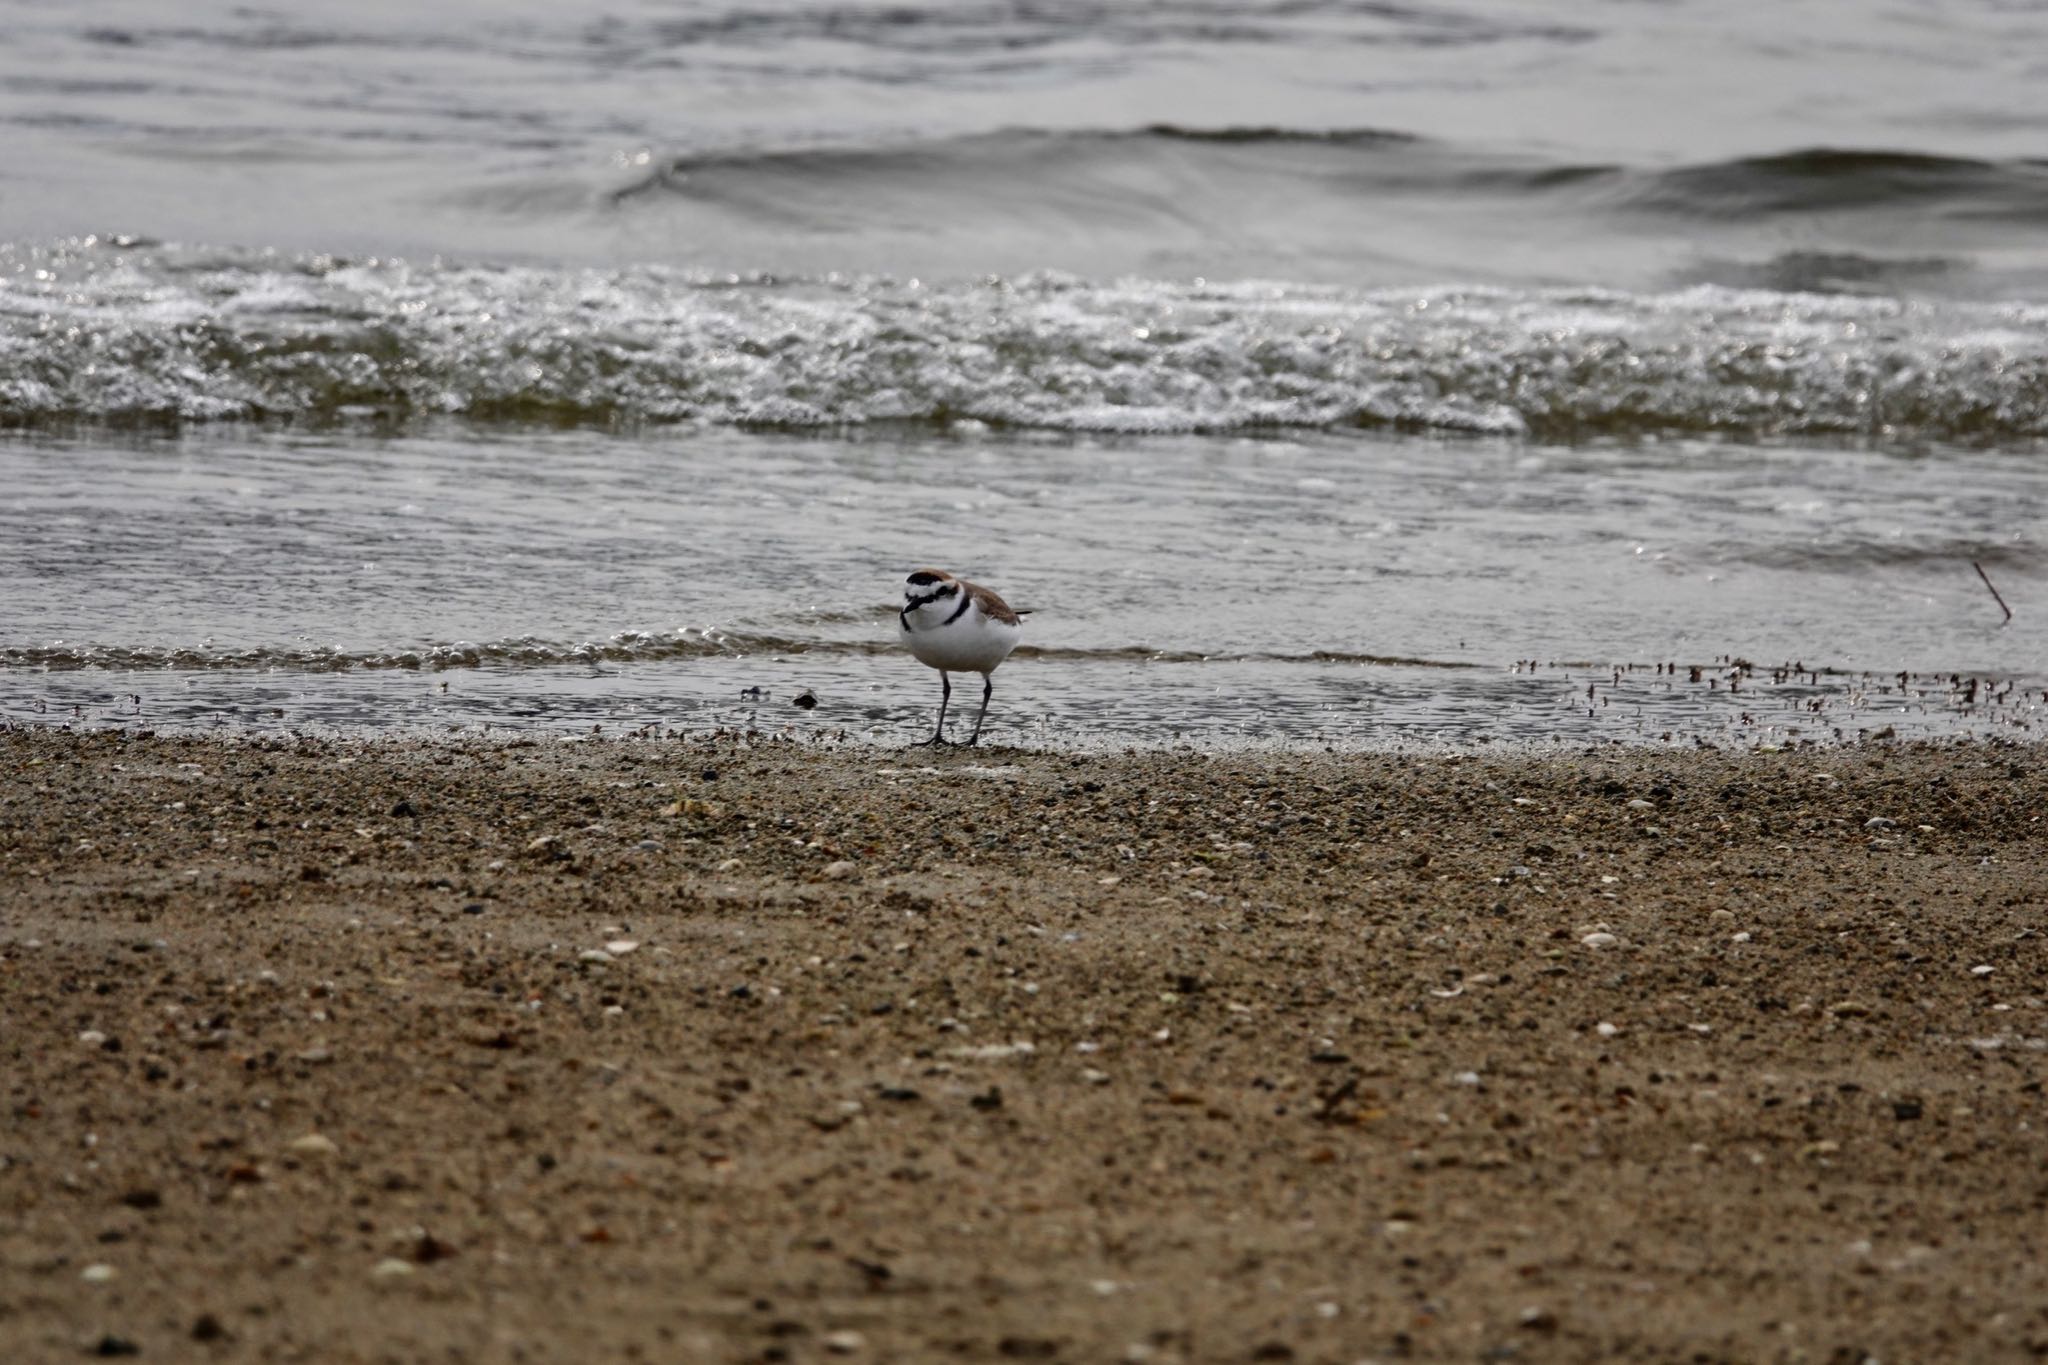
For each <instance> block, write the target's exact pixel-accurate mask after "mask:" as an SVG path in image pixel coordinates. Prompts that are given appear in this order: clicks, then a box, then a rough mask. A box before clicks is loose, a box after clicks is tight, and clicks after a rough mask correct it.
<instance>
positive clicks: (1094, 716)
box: [0, 428, 2048, 743]
mask: <svg viewBox="0 0 2048 1365" xmlns="http://www.w3.org/2000/svg"><path fill="white" fill-rule="evenodd" d="M53 446H54V447H56V448H55V449H54V450H53V449H52V447H53ZM0 458H5V459H6V460H7V461H8V462H9V464H10V466H11V467H12V468H14V469H15V470H16V471H17V472H18V474H19V475H20V477H19V478H17V479H16V480H15V482H14V489H15V491H14V492H13V493H12V494H11V495H10V496H9V497H8V498H7V499H5V500H4V502H0V535H4V536H5V537H6V539H7V541H8V543H10V544H12V545H15V546H16V547H18V553H17V564H18V565H19V567H20V571H21V573H22V578H21V580H20V581H21V584H22V588H23V590H22V591H21V592H20V593H19V594H18V596H17V597H16V598H15V605H14V606H13V607H12V608H10V616H11V617H12V618H13V620H14V621H16V622H18V623H19V625H18V627H17V628H16V630H15V631H14V632H10V640H9V643H7V644H6V645H5V646H0V665H4V667H5V669H6V671H5V673H4V674H0V684H4V685H0V715H5V716H8V717H11V718H15V719H24V718H27V717H29V716H50V715H53V714H57V715H62V714H64V713H65V708H68V707H73V706H80V705H83V706H85V707H86V708H87V711H88V714H89V715H90V716H92V717H95V718H105V719H110V720H113V721H118V722H119V723H122V724H129V725H141V724H150V725H162V724H174V723H205V724H215V723H220V722H222V721H223V720H239V721H240V722H242V723H255V724H267V723H269V722H271V721H278V722H283V723H285V724H287V725H292V726H296V725H302V724H318V725H323V726H340V727H343V728H349V727H367V728H378V727H382V726H387V725H408V726H419V725H448V724H476V723H493V724H507V723H522V722H527V723H542V724H546V725H549V726H552V727H555V728H575V729H582V728H587V726H588V725H590V724H605V725H609V726H613V727H621V726H623V727H626V728H634V727H638V726H642V725H647V724H659V725H666V726H686V725H720V724H750V725H758V726H763V727H766V728H776V727H779V726H781V725H783V724H785V723H798V724H801V725H802V726H803V727H804V728H806V729H812V730H818V729H826V730H836V729H842V728H843V729H847V730H849V731H851V732H854V733H857V734H868V733H874V734H876V735H878V736H883V737H892V738H905V737H910V736H913V735H916V734H919V733H922V731H921V729H920V727H921V726H923V725H924V724H926V723H927V720H928V716H929V713H930V708H931V707H932V706H933V705H935V704H936V691H937V689H936V687H935V686H934V684H935V683H936V681H937V680H936V679H935V678H934V677H933V676H932V674H931V673H930V672H929V671H928V670H925V669H923V668H921V667H919V666H917V665H916V664H915V663H913V662H912V661H910V660H909V659H908V658H907V657H906V656H903V655H901V654H900V653H899V652H897V651H896V650H895V648H894V646H893V643H892V640H893V634H894V619H893V607H892V606H891V602H892V600H893V599H894V597H895V595H896V593H897V590H898V584H899V582H900V573H901V571H902V569H903V568H904V567H907V566H912V565H915V564H917V563H922V562H925V561H927V560H930V561H935V562H940V563H947V564H952V565H956V566H960V567H961V569H962V571H963V572H965V571H966V567H967V566H970V565H977V564H979V563H981V562H984V561H987V560H990V559H995V560H999V561H1000V565H1001V568H1002V573H1001V574H1000V576H997V575H993V574H991V575H990V578H991V581H992V582H993V583H994V584H995V585H996V586H998V587H999V588H1000V589H1001V590H1002V591H1003V592H1004V593H1005V594H1006V595H1007V596H1008V597H1009V598H1010V600H1011V601H1012V602H1013V603H1014V604H1016V605H1017V606H1019V607H1020V608H1023V609H1026V610H1029V611H1031V612H1032V615H1031V616H1030V617H1029V619H1028V621H1027V627H1026V632H1025V640H1026V644H1025V646H1024V648H1023V649H1022V650H1021V651H1020V653H1019V656H1018V657H1017V658H1016V659H1015V660H1014V661H1013V662H1011V663H1010V664H1008V665H1006V666H1005V667H1004V668H1003V670H1001V672H1000V673H999V674H998V675H997V677H998V682H999V687H998V691H997V697H998V704H997V706H996V708H995V710H994V712H993V714H994V716H995V718H996V725H995V728H994V729H993V730H992V732H991V733H992V736H994V737H999V738H1008V739H1016V738H1019V737H1021V736H1023V735H1026V734H1028V735H1030V736H1032V737H1034V738H1035V739H1038V740H1040V741H1043V742H1062V743H1079V742H1083V741H1084V740H1087V739H1088V738H1089V737H1091V736H1092V737H1094V738H1096V739H1100V740H1102V741H1104V742H1108V741H1112V740H1113V741H1114V742H1139V741H1143V742H1151V741H1155V740H1161V739H1173V738H1185V737H1188V736H1196V735H1203V736H1209V737H1211V738H1214V739H1218V740H1222V739H1236V740H1242V741H1259V742H1273V741H1284V740H1286V739H1287V738H1289V737H1290V736H1291V737H1294V738H1298V739H1300V740H1302V741H1304V742H1308V741H1315V742H1340V741H1341V742H1346V743H1369V742H1373V741H1375V740H1392V739H1397V738H1429V739H1432V740H1442V739H1447V738H1453V737H1455V736H1456V735H1457V734H1458V733H1459V732H1460V731H1465V732H1469V733H1470V734H1472V735H1475V736H1476V735H1482V734H1483V735H1489V736H1496V737H1500V738H1509V739H1537V738H1546V737H1551V736H1555V735H1566V734H1571V735H1576V734H1580V733H1586V734H1597V735H1603V736H1604V735H1613V736H1615V737H1618V738H1658V737H1661V736H1663V735H1664V734H1666V733H1667V732H1670V733H1673V734H1675V735H1676V736H1677V737H1680V738H1684V737H1690V736H1696V735H1709V734H1711V735H1716V736H1720V735H1724V734H1727V733H1731V732H1732V731H1733V730H1744V729H1746V730H1751V731H1757V732H1758V733H1761V732H1762V731H1764V730H1767V729H1769V728H1770V727H1772V726H1777V727H1779V728H1780V729H1782V728H1783V727H1785V726H1787V725H1796V726H1799V727H1800V729H1801V733H1802V734H1804V735H1807V736H1812V735H1815V734H1819V735H1821V736H1823V737H1826V736H1829V735H1831V734H1832V733H1833V730H1834V729H1835V728H1837V727H1846V729H1847V731H1848V732H1850V733H1854V732H1857V731H1860V730H1864V729H1876V728H1880V727H1881V726H1882V725H1885V724H1893V725H1905V726H1907V727H1908V728H1911V729H1913V730H1915V731H1921V730H1928V731H1931V732H1937V733H1938V732H1940V731H1941V729H1942V727H1943V726H1944V725H1959V726H1963V727H1964V728H1984V727H2004V728H2006V729H2011V730H2014V731H2018V730H2023V729H2024V728H2025V727H2026V726H2027V725H2028V724H2030V723H2031V717H2032V716H2033V715H2035V714H2037V713H2038V710H2039V708H2038V706H2037V705H2035V703H2037V702H2039V701H2040V700H2041V699H2040V697H2039V695H2038V689H2037V687H2036V686H2035V685H2033V684H2030V683H2028V682H2026V681H2025V680H2028V679H2031V678H2035V677H2039V676H2041V675H2042V674H2044V673H2048V655H2044V652H2043V647H2042V639H2041V636H2040V635H2039V633H2038V632H2023V631H2021V630H2017V629H2015V628H2013V627H2011V626H2008V625H2006V624H2004V622H2003V618H2002V615H2001V614H2000V612H1999V611H1998V609H1997V607H1996V604H1995V603H1994V601H1993V600H1992V598H1991V597H1990V596H1989V595H1988V594H1987V593H1986V592H1985V590H1984V587H1983V584H1982V583H1981V582H1980V581H1979V579H1978V578H1977V576H1976V574H1975V573H1974V571H1973V570H1972V569H1971V568H1970V567H1969V565H1970V562H1971V560H1972V559H1973V558H1975V559H1976V560H1977V561H1978V562H1980V563H1982V564H1984V566H1985V568H1986V571H1987V572H1988V573H1991V574H1993V575H1995V580H1994V581H1998V582H2002V583H2003V585H2004V587H2005V589H2006V590H2007V591H2009V592H2011V593H2013V594H2015V595H2019V596H2022V597H2024V596H2025V595H2026V594H2028V593H2031V592H2032V591H2033V586H2032V585H2034V584H2035V583H2038V582H2039V581H2041V579H2042V578H2043V577H2044V576H2048V574H2044V564H2043V554H2042V547H2041V545H2040V542H2039V539H2038V534H2039V532H2038V528H2039V527H2041V526H2043V525H2048V515H2044V513H2048V509H2043V508H2042V507H2041V506H2040V496H2041V487H2040V484H2039V482H2038V480H2037V479H2036V478H2035V477H2034V474H2033V469H2034V466H2033V464H2032V462H2031V461H2030V460H2028V459H2027V458H2026V457H2024V456H2016V455H2013V454H2010V453H2007V452H1999V451H1962V450H1952V451H1943V452H1940V453H1938V454H1937V455H1924V456H1923V455H1906V454H1876V453H1872V452H1869V451H1863V450H1855V449H1846V448H1845V449H1832V450H1828V449H1816V448H1810V447H1809V448H1789V447H1770V446H1756V445H1742V444H1738V443H1734V442H1728V441H1712V442H1706V441H1684V442H1655V443H1644V442H1637V443H1630V444H1626V445H1616V446H1603V447H1593V446H1549V447H1537V446H1531V445H1529V444H1527V443H1525V442H1521V441H1512V440H1502V439H1494V440H1471V439H1462V440H1439V441H1433V442H1425V441H1419V440H1416V439H1413V438H1404V437H1398V436H1381V437H1370V436H1365V435H1343V436H1314V437H1310V438H1306V439H1303V438H1293V437H1277V436H1276V437H1266V438H1261V439H1251V438H1238V439H1230V440H1224V439H1219V438H1215V437H1205V436H1182V437H1173V438H1168V437H1142V438H1105V437H1092V436H1082V437H1075V436H1054V435H1050V434H1032V433H1022V434H1019V433H983V434H980V435H978V436H972V437H969V436H962V435H931V434H921V435H911V434H904V433H900V432H899V433H893V434H890V433H871V434H869V435H866V436H862V437H857V438H856V437H851V436H849V435H847V434H845V433H835V434H833V435H830V436H792V435H783V436H771V435H763V434H759V433H749V432H740V431H732V430H723V429H710V430H690V431H669V432H663V433H659V434H656V435H642V436H640V437H637V438H630V439H629V438H627V437H623V436H619V435H611V434H595V433H583V432H568V433H562V432H540V431H528V432H523V433H520V434H518V436H517V437H516V439H514V438H512V437H510V436H508V435H507V434H504V433H491V434H490V435H489V436H487V437H484V438H479V437H477V436H475V435H473V434H468V433H466V432H464V431H463V430H462V429H460V428H457V429H454V430H451V431H450V432H448V433H445V434H437V435H431V436H425V435H423V436H415V437H402V438H395V439H375V438H371V437H367V436H365V435H363V434H361V433H349V434H339V435H337V434H326V435H315V434H260V433H249V432H244V433H241V434H240V435H238V436H237V437H236V438H235V439H232V440H229V439H225V438H224V436H223V434H221V433H218V432H207V433H205V434H203V435H200V436H184V437H178V438H164V439H137V440H133V441H130V442H124V443H118V444H116V443H109V442H106V441H105V440H103V439H98V438H93V439H83V438H80V439H75V440H69V441H62V442H59V441H56V440H54V439H53V438H39V439H37V440H35V441H26V440H23V441H17V443H16V444H15V445H14V446H12V447H9V448H5V449H4V455H0ZM536 470H543V471H545V473H544V476H542V477H539V478H536V475H535V471H536ZM2009 520H2010V521H2016V522H2019V523H2020V524H2024V525H2025V526H2027V527H2028V528H2030V533H2029V534H2026V535H2020V536H2013V535H2009V534H2008V535H2005V536H2003V537H2001V536H2000V532H1999V528H2000V527H2002V526H2004V525H2006V524H2007V523H2008V521H2009ZM997 547H999V548H997ZM16 641H20V643H17V642H16ZM1738 659H1739V660H1745V661H1747V662H1749V663H1750V664H1753V665H1756V666H1757V668H1758V669H1760V670H1761V671H1762V672H1763V673H1764V675H1765V677H1764V678H1763V679H1761V680H1760V679H1758V678H1756V677H1755V676H1753V675H1752V676H1749V677H1741V676H1738V678H1737V687H1736V689H1735V690H1734V691H1733V692H1730V691H1727V690H1724V689H1725V685H1726V679H1727V677H1728V675H1730V674H1731V673H1733V672H1735V671H1736V670H1734V669H1733V667H1732V663H1731V662H1728V661H1734V660H1738ZM1525 661H1526V664H1525ZM1793 663H1798V664H1801V665H1803V667H1802V668H1801V669H1799V670H1798V672H1799V674H1800V676H1799V677H1798V678H1797V679H1787V680H1786V681H1785V685H1784V686H1782V687H1775V688H1774V687H1772V686H1770V685H1769V678H1768V675H1769V673H1770V671H1771V669H1772V668H1773V666H1776V665H1790V664H1793ZM1630 665H1633V666H1636V667H1634V668H1633V670H1631V671H1628V672H1625V673H1624V674H1623V676H1621V677H1620V678H1613V679H1611V680H1610V678H1611V674H1612V672H1613V668H1614V666H1630ZM1665 665H1678V666H1679V667H1678V669H1677V670H1676V671H1675V672H1674V673H1673V674H1670V675H1667V674H1666V673H1665V672H1664V671H1663V670H1664V666H1665ZM1694 667H1698V668H1700V669H1701V670H1702V674H1701V676H1700V677H1699V678H1697V679H1696V678H1694V677H1693V676H1692V669H1693V668H1694ZM1901 671H1905V672H1908V673H1910V674H1915V675H1932V674H1935V673H1942V674H1946V673H1949V672H1957V673H1961V674H1967V675H1969V676H1972V677H1980V678H1985V679H1996V680H1998V685H1999V686H2003V685H2004V684H2005V683H2006V682H2009V681H2011V680H2013V679H2020V680H2022V681H2021V684H2020V686H2019V687H2018V689H2017V690H2018V692H2019V696H2018V697H2017V698H2016V699H2013V700H2011V702H2010V704H2009V705H2007V706H2004V707H2002V708H1994V707H1993V706H1992V705H1991V704H1990V695H1989V689H1987V691H1986V695H1985V697H1984V700H1983V702H1982V704H1981V705H1978V706H1975V707H1971V708H1969V709H1967V710H1961V709H1959V708H1958V706H1957V705H1953V704H1950V703H1949V702H1948V701H1947V700H1945V699H1946V698H1947V696H1948V694H1949V693H1950V691H1952V690H1954V689H1952V688H1950V687H1949V686H1948V684H1947V680H1946V678H1945V677H1944V678H1942V679H1941V680H1939V681H1938V682H1937V681H1928V680H1927V679H1926V678H1925V677H1923V679H1922V681H1921V682H1919V683H1916V684H1915V691H1918V692H1924V693H1929V694H1931V699H1930V697H1929V696H1922V697H1919V698H1916V699H1914V700H1913V702H1912V703H1911V705H1912V707H1913V708H1914V709H1911V710H1910V712H1909V713H1908V714H1905V715H1904V717H1903V718H1901V716H1900V715H1898V714H1894V713H1895V712H1897V711H1898V709H1899V708H1898V706H1894V705H1891V704H1889V703H1885V702H1882V701H1881V700H1880V698H1882V697H1884V696H1885V695H1887V694H1886V693H1884V692H1883V691H1881V690H1880V688H1881V687H1883V686H1886V685H1895V684H1896V679H1895V678H1893V677H1892V675H1895V674H1897V673H1899V672H1901ZM969 681H970V682H971V680H969ZM1589 684H1591V685H1592V686H1593V687H1594V692H1593V694H1592V695H1591V696H1590V697H1589V696H1588V695H1587V694H1586V693H1585V688H1586V686H1587V685H1589ZM1744 684H1747V686H1748V687H1749V688H1750V690H1749V691H1747V692H1745V691H1743V690H1742V688H1743V685H1744ZM1957 685H1958V687H1959V686H1960V682H1958V684H1957ZM807 687H808V688H811V689H813V690H814V691H815V692H816V694H817V695H818V696H819V698H820V699H821V701H822V702H823V703H824V704H823V705H821V707H820V708H819V709H818V710H817V711H815V712H811V713H808V714H806V713H801V712H797V711H794V710H792V709H791V708H790V706H789V698H790V697H792V696H793V695H794V694H795V693H796V692H797V691H799V690H802V689H804V688H807ZM754 688H761V689H765V690H766V692H767V693H768V694H769V695H768V696H767V697H766V698H761V699H755V698H752V697H749V696H744V695H743V693H745V692H746V691H747V690H748V689H754ZM132 695H140V696H142V697H143V698H144V702H143V703H142V705H141V706H139V707H137V706H135V705H133V704H132V703H126V702H124V701H122V700H121V699H122V698H126V697H128V696H132ZM1816 699H1818V700H1820V701H1821V703H1822V709H1821V710H1820V711H1810V710H1807V709H1806V708H1807V707H1808V706H1809V704H1810V703H1811V702H1813V701H1815V700H1816ZM1901 704H1904V703H1901ZM1617 708H1618V709H1617ZM1922 708H1924V709H1922ZM1589 710H1590V712H1591V714H1587V712H1588V711H1589ZM274 711H282V713H283V714H282V715H273V714H272V713H273V712H274ZM1780 713H1786V714H1780ZM1767 715H1768V716H1769V717H1770V719H1765V716H1767ZM1802 715H1803V716H1804V719H1801V718H1800V717H1801V716H1802ZM1745 717H1747V718H1748V721H1747V724H1746V725H1745V721H1744V718H1745Z"/></svg>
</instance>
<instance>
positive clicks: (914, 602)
mask: <svg viewBox="0 0 2048 1365" xmlns="http://www.w3.org/2000/svg"><path fill="white" fill-rule="evenodd" d="M896 619H897V621H898V622H899V623H900V625H901V631H902V638H903V643H904V644H906V645H908V646H910V652H911V653H912V654H914V655H916V656H917V661H918V662H919V663H921V664H926V665H929V666H930V667H932V668H936V669H938V670H939V687H940V689H941V691H940V692H939V724H938V728H937V729H935V730H933V731H932V737H931V738H930V739H927V740H924V741H922V743H924V744H944V743H945V742H946V703H947V702H949V701H951V700H952V699H953V681H952V679H950V678H948V677H947V676H946V674H947V673H948V672H949V671H950V672H954V673H979V674H981V710H980V711H978V712H977V713H976V714H975V717H974V733H973V734H971V735H969V736H968V737H967V742H968V743H969V744H972V743H974V741H975V740H977V739H980V738H981V722H982V718H983V717H984V716H986V715H988V699H989V694H990V693H992V692H994V691H995V687H996V685H995V681H994V680H993V679H992V678H990V677H989V674H991V673H993V672H995V671H996V665H997V664H1000V663H1001V662H1002V661H1003V660H1005V659H1007V658H1009V657H1010V651H1011V650H1013V649H1015V648H1016V647H1017V636H1018V635H1019V633H1020V627H1021V625H1022V622H1021V621H1020V620H1019V619H1018V613H1016V612H1014V611H1011V610H1010V605H1009V603H1007V602H1005V601H1003V599H1002V598H1000V597H998V596H996V595H995V594H994V593H992V592H990V591H989V590H988V589H987V588H984V587H982V586H981V585H980V584H978V583H969V582H967V581H966V580H965V579H960V578H955V577H953V575H951V574H949V573H947V572H946V571H945V570H943V569H919V570H918V571H917V572H915V573H913V574H911V575H910V577H908V578H906V579H904V580H903V609H902V610H901V611H899V612H897V613H896Z"/></svg>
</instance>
